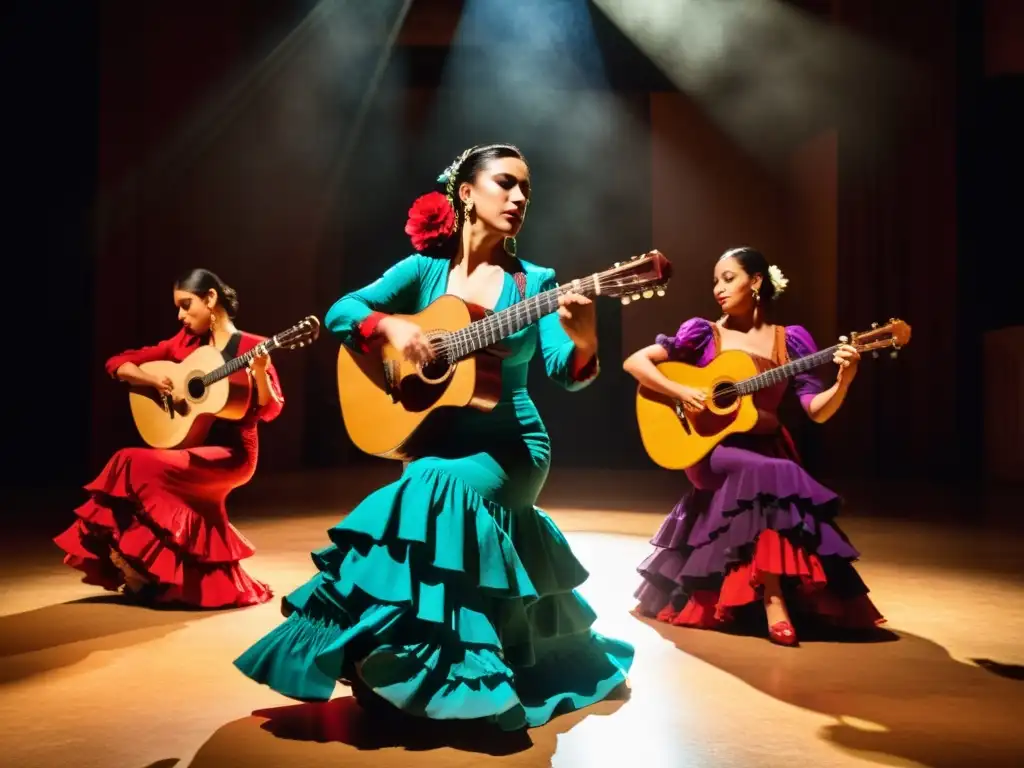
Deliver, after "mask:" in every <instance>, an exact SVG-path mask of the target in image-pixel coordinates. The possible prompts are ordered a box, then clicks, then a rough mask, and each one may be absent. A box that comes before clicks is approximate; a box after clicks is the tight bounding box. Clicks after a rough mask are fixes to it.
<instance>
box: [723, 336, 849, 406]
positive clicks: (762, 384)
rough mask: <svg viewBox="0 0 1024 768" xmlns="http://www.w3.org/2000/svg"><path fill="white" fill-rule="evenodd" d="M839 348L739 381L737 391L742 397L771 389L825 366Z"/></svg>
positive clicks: (831, 348)
mask: <svg viewBox="0 0 1024 768" xmlns="http://www.w3.org/2000/svg"><path fill="white" fill-rule="evenodd" d="M837 348H838V347H829V348H828V349H823V350H821V351H819V352H815V353H813V354H810V355H807V356H806V357H801V358H797V359H796V360H792V361H790V362H788V363H786V364H785V365H780V366H778V367H776V368H772V369H770V370H767V371H764V372H762V373H759V374H757V375H756V376H751V377H750V378H749V379H744V380H743V381H738V382H736V384H735V387H736V391H737V392H738V393H739V394H740V395H752V394H753V393H755V392H757V391H758V390H761V389H764V388H766V387H770V386H772V385H774V384H781V383H782V382H783V381H785V380H786V379H788V378H790V377H791V376H794V375H796V374H798V373H803V372H804V371H809V370H812V369H814V368H817V367H818V366H820V365H824V364H825V363H827V362H828V361H829V360H831V359H832V356H833V355H834V354H835V351H836V349H837Z"/></svg>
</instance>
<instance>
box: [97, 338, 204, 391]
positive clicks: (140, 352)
mask: <svg viewBox="0 0 1024 768" xmlns="http://www.w3.org/2000/svg"><path fill="white" fill-rule="evenodd" d="M187 333H188V332H187V331H186V330H185V329H184V328H182V329H181V330H180V331H178V333H177V334H175V335H174V336H172V337H171V338H169V339H164V340H163V341H161V342H160V343H159V344H154V345H153V346H151V347H140V348H139V349H126V350H125V351H124V352H121V353H120V354H117V355H114V356H113V357H112V358H110V359H109V360H107V362H106V366H105V367H106V369H107V374H108V375H109V376H110V377H111V378H115V379H116V378H117V369H118V368H120V367H121V366H122V365H124V364H125V363H135V365H142V364H143V363H152V362H153V361H155V360H170V359H172V358H171V350H173V349H177V348H178V347H184V346H188V344H187V339H186V337H187Z"/></svg>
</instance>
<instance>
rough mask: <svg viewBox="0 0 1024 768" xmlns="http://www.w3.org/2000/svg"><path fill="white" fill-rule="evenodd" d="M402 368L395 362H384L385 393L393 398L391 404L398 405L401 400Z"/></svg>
mask: <svg viewBox="0 0 1024 768" xmlns="http://www.w3.org/2000/svg"><path fill="white" fill-rule="evenodd" d="M400 371H401V367H400V366H399V364H398V363H397V362H396V361H395V360H387V361H385V362H384V391H385V392H387V393H388V395H390V396H391V402H392V403H397V402H398V400H399V387H398V381H399V373H400Z"/></svg>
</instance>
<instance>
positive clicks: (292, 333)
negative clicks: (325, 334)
mask: <svg viewBox="0 0 1024 768" xmlns="http://www.w3.org/2000/svg"><path fill="white" fill-rule="evenodd" d="M319 335H320V321H319V320H317V319H316V318H315V317H314V316H313V315H310V316H309V317H307V318H305V319H303V320H301V321H300V322H298V323H296V324H295V325H293V326H292V327H291V328H289V329H288V330H286V331H282V332H281V333H278V334H276V335H275V336H274V346H276V347H282V348H284V349H299V348H300V347H305V346H308V345H309V344H312V343H313V342H314V341H316V340H317V337H318V336H319Z"/></svg>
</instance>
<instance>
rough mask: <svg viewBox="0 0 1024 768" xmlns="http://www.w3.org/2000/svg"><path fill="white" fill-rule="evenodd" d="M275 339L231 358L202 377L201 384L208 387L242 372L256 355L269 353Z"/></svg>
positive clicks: (274, 343) (274, 345) (274, 344)
mask: <svg viewBox="0 0 1024 768" xmlns="http://www.w3.org/2000/svg"><path fill="white" fill-rule="evenodd" d="M276 342H277V338H276V337H273V338H270V339H267V340H266V341H262V342H260V343H259V344H257V345H256V346H255V347H253V348H252V349H250V350H249V351H248V352H243V353H242V354H240V355H239V356H238V357H233V358H231V359H230V360H228V361H227V362H226V363H224V365H222V366H220V367H219V368H214V369H213V370H212V371H210V372H209V373H208V374H206V375H205V376H203V384H205V385H206V386H210V385H211V384H213V383H214V382H217V381H220V380H221V379H224V378H227V377H228V376H230V375H231V374H233V373H235V372H237V371H240V370H242V369H243V368H245V366H247V365H248V364H249V361H251V360H252V359H253V358H254V357H256V355H258V354H261V352H262V351H266V352H270V351H271V350H273V349H274V347H276V346H277V344H276Z"/></svg>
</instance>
